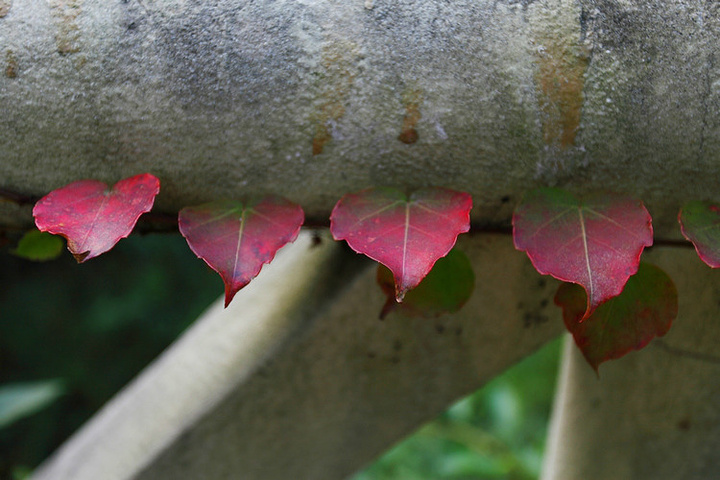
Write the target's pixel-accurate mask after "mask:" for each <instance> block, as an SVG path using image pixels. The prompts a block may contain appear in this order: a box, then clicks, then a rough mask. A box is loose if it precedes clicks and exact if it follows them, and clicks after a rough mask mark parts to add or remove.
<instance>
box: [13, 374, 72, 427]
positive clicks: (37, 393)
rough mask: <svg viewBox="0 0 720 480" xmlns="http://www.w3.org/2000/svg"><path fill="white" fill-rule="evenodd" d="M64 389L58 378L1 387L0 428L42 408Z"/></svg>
mask: <svg viewBox="0 0 720 480" xmlns="http://www.w3.org/2000/svg"><path fill="white" fill-rule="evenodd" d="M63 391H64V389H63V386H62V384H61V383H60V381H58V380H43V381H40V382H28V383H12V384H9V385H4V386H2V387H0V428H2V427H6V426H8V425H10V424H11V423H13V422H15V421H17V420H20V419H21V418H23V417H27V416H28V415H32V414H33V413H36V412H38V411H39V410H42V409H43V408H45V407H47V406H48V405H49V404H51V403H52V402H53V401H55V400H56V399H57V398H58V397H59V396H60V395H62V394H63Z"/></svg>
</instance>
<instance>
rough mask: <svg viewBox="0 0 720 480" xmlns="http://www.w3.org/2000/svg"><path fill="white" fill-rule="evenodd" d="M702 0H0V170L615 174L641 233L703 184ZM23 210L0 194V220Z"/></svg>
mask: <svg viewBox="0 0 720 480" xmlns="http://www.w3.org/2000/svg"><path fill="white" fill-rule="evenodd" d="M718 9H720V4H718V2H710V1H707V0H671V1H662V2H660V1H657V0H651V1H647V0H642V1H640V0H628V1H618V0H576V1H572V0H545V1H532V0H529V1H524V0H523V1H514V0H500V1H497V0H477V1H476V0H465V1H463V0H460V1H453V2H444V1H439V0H438V1H428V2H415V1H411V0H400V1H393V2H388V1H380V0H350V1H343V2H337V1H329V0H302V1H295V0H293V1H290V0H279V1H272V0H259V1H254V2H249V1H242V2H238V1H235V0H206V1H201V2H187V1H183V0H167V1H151V0H123V1H116V2H106V1H101V0H51V1H49V2H36V1H31V0H12V1H10V0H3V1H0V49H1V51H0V63H2V65H1V66H2V68H0V109H1V111H2V115H0V188H4V189H7V190H11V191H15V192H18V193H22V194H29V195H42V194H45V193H47V192H48V191H49V190H50V189H52V188H56V187H59V186H61V185H63V184H65V183H68V182H70V181H73V180H77V179H80V178H86V177H94V178H99V179H102V180H105V181H109V182H114V181H117V180H118V179H120V178H123V177H126V176H129V175H131V174H136V173H139V172H142V171H150V172H152V173H154V174H156V175H158V176H159V177H160V179H161V180H162V182H163V186H162V192H161V194H160V197H159V199H158V203H157V208H158V209H159V210H162V211H165V212H169V213H172V212H176V211H177V210H178V209H179V208H180V207H183V206H187V205H189V204H194V203H197V202H201V201H205V200H209V199H213V198H219V197H238V196H243V195H248V194H252V193H258V192H274V193H280V194H284V195H286V196H288V197H289V198H291V199H292V200H295V201H297V202H299V203H300V204H301V205H302V206H303V207H304V208H305V209H306V211H307V213H308V216H309V217H310V218H312V219H315V220H326V219H327V218H328V216H329V212H330V209H331V208H332V206H333V205H334V203H335V202H336V201H337V199H338V198H339V197H340V196H341V195H343V194H344V193H347V192H349V191H355V190H358V189H360V188H364V187H368V186H372V185H380V184H382V185H394V186H399V187H407V188H414V187H419V186H423V185H428V184H442V185H445V186H448V187H452V188H456V189H459V190H464V191H467V192H469V193H471V194H472V195H473V197H474V199H475V203H476V205H477V207H476V209H475V211H474V213H473V216H474V219H475V221H476V222H481V223H493V224H506V223H507V222H508V220H509V217H510V213H511V211H512V208H513V206H514V204H515V203H516V202H517V201H518V200H519V198H520V196H521V195H522V193H523V192H524V191H526V190H527V189H529V188H532V187H535V186H538V185H548V184H552V185H559V186H565V187H568V188H570V189H572V190H577V191H588V190H596V189H611V190H619V191H626V192H629V193H632V194H635V195H637V196H638V197H640V198H642V199H643V200H645V201H646V202H647V203H648V204H649V206H650V209H651V213H653V214H654V216H655V225H656V230H657V231H658V233H659V235H660V236H664V237H676V236H678V235H679V232H678V229H677V225H676V222H675V217H676V214H677V209H678V207H679V205H680V204H681V203H682V202H683V201H685V200H687V199H701V198H707V199H715V200H720V190H718V188H717V181H718V173H717V171H718V158H719V155H720V115H718V111H720V64H719V62H718V61H717V59H718V54H719V51H718V49H720V43H719V42H717V39H718V38H720V13H719V12H718ZM29 211H30V209H29V207H27V206H26V207H24V208H22V209H19V210H18V209H17V208H16V207H13V206H12V205H10V204H6V203H3V202H0V224H6V225H8V224H10V225H17V224H23V225H27V224H29V223H30V221H31V220H30V215H29Z"/></svg>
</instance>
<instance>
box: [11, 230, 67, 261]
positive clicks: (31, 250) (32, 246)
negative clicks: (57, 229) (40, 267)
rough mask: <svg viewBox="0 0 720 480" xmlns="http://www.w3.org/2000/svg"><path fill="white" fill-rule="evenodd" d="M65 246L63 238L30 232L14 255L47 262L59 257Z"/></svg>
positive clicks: (37, 231)
mask: <svg viewBox="0 0 720 480" xmlns="http://www.w3.org/2000/svg"><path fill="white" fill-rule="evenodd" d="M63 244H64V242H63V240H62V238H61V237H58V236H56V235H52V234H50V233H46V232H41V231H39V230H30V231H29V232H27V233H26V234H25V235H24V236H23V237H22V238H21V239H20V241H19V242H18V246H17V248H16V249H15V250H13V251H12V253H13V254H14V255H17V256H18V257H21V258H25V259H27V260H34V261H36V262H45V261H47V260H53V259H55V258H57V257H59V256H60V254H61V253H62V250H63Z"/></svg>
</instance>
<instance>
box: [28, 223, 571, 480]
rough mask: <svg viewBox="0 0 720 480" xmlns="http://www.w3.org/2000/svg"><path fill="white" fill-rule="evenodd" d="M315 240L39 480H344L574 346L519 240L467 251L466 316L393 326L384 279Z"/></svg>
mask: <svg viewBox="0 0 720 480" xmlns="http://www.w3.org/2000/svg"><path fill="white" fill-rule="evenodd" d="M312 243H313V242H312V239H311V238H310V235H309V234H302V235H301V237H300V238H299V239H298V240H297V241H296V242H295V244H294V245H292V246H291V247H287V248H285V249H283V250H282V251H281V252H280V254H279V255H278V258H277V259H276V260H275V262H273V263H272V264H271V265H269V266H267V267H266V268H265V269H264V270H263V272H262V273H261V274H260V276H258V278H256V279H255V280H254V281H253V282H251V284H250V285H249V286H248V287H247V288H246V289H244V290H242V291H241V292H240V293H239V294H238V296H237V297H236V298H235V300H234V301H233V303H232V304H231V306H230V307H229V308H228V309H227V310H223V309H222V306H221V304H219V303H218V304H217V305H215V306H213V307H212V308H211V309H210V310H209V311H208V312H207V313H206V314H205V315H204V316H203V317H202V318H200V319H199V320H198V322H197V323H196V324H195V325H194V326H193V327H192V328H191V329H190V330H189V331H188V332H187V333H186V334H185V335H184V336H183V337H182V338H180V339H179V340H178V341H177V342H176V344H175V345H173V346H172V347H171V348H170V349H169V350H168V351H167V352H165V353H164V354H163V355H162V356H161V357H160V358H159V359H158V360H157V361H156V362H155V363H154V364H152V365H151V366H150V367H148V368H147V370H146V371H145V372H143V373H142V374H141V375H140V376H139V377H138V378H137V379H136V380H135V381H134V382H132V383H131V384H130V385H129V386H128V387H127V388H126V389H125V390H124V391H122V392H121V393H120V394H119V395H118V396H117V397H116V398H115V399H113V400H112V401H111V402H110V403H109V404H108V405H107V406H106V407H105V408H104V409H103V410H102V411H101V412H100V413H99V414H97V415H96V417H95V418H94V419H92V420H91V421H90V422H89V423H88V424H87V425H86V426H85V427H84V428H83V429H82V430H81V431H80V432H78V433H77V434H76V435H75V436H74V437H73V438H71V439H70V440H69V441H68V442H67V443H66V444H65V445H64V446H63V447H62V448H61V449H60V450H59V451H58V452H57V453H56V454H55V455H54V456H53V457H52V458H50V459H49V460H48V461H47V462H46V463H45V465H43V466H42V467H41V468H40V469H39V470H38V471H37V472H36V474H35V476H34V477H33V479H34V480H90V479H92V480H96V479H99V478H102V479H103V480H126V479H136V480H141V479H142V480H150V479H152V480H164V479H168V480H170V479H173V480H177V479H183V478H188V479H193V480H201V479H218V478H243V479H262V480H270V479H287V478H293V479H314V480H318V479H339V478H344V477H346V476H347V475H349V474H351V473H352V472H354V471H355V470H357V469H358V468H360V467H361V466H363V465H364V464H365V463H367V462H368V461H370V460H371V459H372V458H373V457H375V456H376V455H378V454H379V453H381V452H382V451H383V450H384V449H386V448H387V447H388V446H390V445H391V444H392V443H394V442H396V441H397V440H399V439H400V438H401V437H403V436H404V435H406V434H408V433H409V432H411V431H412V430H413V429H414V428H416V427H418V426H419V425H420V424H421V423H422V422H425V421H427V420H429V419H430V418H432V417H433V416H435V415H436V414H438V413H439V412H440V411H442V409H443V408H445V407H446V406H447V405H448V404H449V403H450V402H452V401H453V400H455V399H457V398H458V397H460V396H462V395H464V394H467V393H469V392H470V391H472V390H474V389H476V388H478V387H479V386H481V385H482V384H483V383H484V382H486V381H487V380H489V379H490V378H492V377H493V376H494V375H496V374H498V373H500V372H502V371H503V370H505V369H506V368H507V367H508V366H509V365H511V364H512V363H514V362H515V361H517V360H519V359H520V358H522V357H523V356H525V355H526V354H528V353H530V352H532V351H533V350H535V349H536V348H537V347H539V346H540V345H542V344H543V343H544V342H545V341H547V340H548V339H550V338H551V337H554V336H555V335H557V334H558V332H559V331H560V328H561V324H560V320H559V318H558V317H559V316H558V312H557V311H556V309H555V308H554V307H552V306H551V305H549V303H550V304H551V303H552V302H550V301H549V299H550V298H551V296H552V292H553V290H554V287H553V285H552V283H551V282H547V281H546V280H545V279H542V278H540V277H539V276H538V275H537V274H536V273H534V271H533V269H532V266H531V265H530V264H529V262H528V260H527V259H526V257H525V256H524V255H522V254H521V253H519V252H516V251H514V249H513V247H512V242H511V240H510V238H509V237H507V236H474V237H466V238H465V239H463V240H462V241H461V247H462V249H463V250H464V251H465V252H466V253H468V255H469V256H470V258H471V259H472V262H473V266H474V269H475V272H476V276H477V282H476V284H477V287H478V288H476V291H475V292H474V294H473V296H472V298H471V300H470V301H469V303H468V304H467V305H466V306H465V307H464V308H463V309H462V310H461V311H460V312H459V313H458V314H455V315H451V316H447V317H442V318H438V319H435V320H429V319H409V318H403V317H400V316H398V315H396V314H390V315H389V316H388V317H387V318H386V319H385V320H384V321H380V320H379V319H378V313H379V311H380V309H381V307H382V304H383V302H384V298H383V296H382V294H381V292H380V289H379V287H378V286H377V285H376V284H375V280H374V277H375V268H374V267H373V266H371V264H370V263H369V262H365V261H363V259H362V258H361V257H359V256H358V255H355V254H353V253H351V252H349V251H347V250H345V249H344V248H342V246H341V245H340V244H338V243H337V242H333V241H332V240H331V239H329V238H328V237H327V236H324V237H322V242H321V244H320V245H317V246H312Z"/></svg>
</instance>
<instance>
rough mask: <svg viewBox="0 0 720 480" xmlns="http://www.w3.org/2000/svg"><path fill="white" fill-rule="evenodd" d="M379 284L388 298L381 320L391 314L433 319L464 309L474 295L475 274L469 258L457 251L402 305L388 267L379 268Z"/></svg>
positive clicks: (380, 266)
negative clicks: (393, 312) (397, 298)
mask: <svg viewBox="0 0 720 480" xmlns="http://www.w3.org/2000/svg"><path fill="white" fill-rule="evenodd" d="M377 281H378V283H379V284H380V287H381V288H382V290H383V292H385V294H386V295H387V297H388V298H387V301H386V302H385V305H384V306H383V308H382V311H381V312H380V318H385V316H386V315H387V314H388V313H390V312H391V311H396V312H398V313H401V314H403V315H406V316H410V317H428V318H430V317H437V316H440V315H443V314H446V313H454V312H457V311H458V310H460V309H461V308H462V306H463V305H465V303H466V302H467V301H468V299H469V298H470V295H471V294H472V292H473V289H474V287H475V274H474V273H473V270H472V265H471V264H470V260H469V259H468V257H467V255H465V254H464V253H463V252H461V251H460V250H458V249H456V248H455V249H453V250H451V251H450V252H449V253H448V254H447V255H446V256H445V257H442V258H440V259H438V261H437V262H435V265H434V266H433V268H432V270H430V273H428V275H427V276H426V277H425V278H424V279H423V280H422V281H421V282H420V284H419V285H418V286H417V287H415V288H414V289H412V290H410V291H408V292H407V293H406V294H405V298H404V300H403V302H402V303H398V302H396V301H395V280H394V278H393V274H392V272H391V271H390V270H389V269H388V268H387V267H385V266H384V265H379V266H378V272H377Z"/></svg>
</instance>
